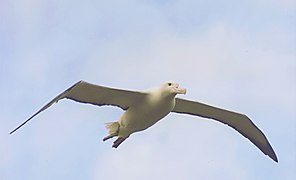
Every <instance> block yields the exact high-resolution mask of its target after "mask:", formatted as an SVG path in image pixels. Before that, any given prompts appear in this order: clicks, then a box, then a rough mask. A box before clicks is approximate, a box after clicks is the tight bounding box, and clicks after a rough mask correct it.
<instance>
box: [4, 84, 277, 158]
mask: <svg viewBox="0 0 296 180" xmlns="http://www.w3.org/2000/svg"><path fill="white" fill-rule="evenodd" d="M185 93H186V89H184V88H180V87H179V84H177V83H174V82H167V83H164V84H162V85H161V86H159V87H157V88H153V89H149V90H146V91H130V90H122V89H115V88H109V87H104V86H98V85H94V84H90V83H87V82H85V81H79V82H77V83H76V84H74V85H73V86H71V87H70V88H68V89H67V90H66V91H64V92H62V93H61V94H59V95H58V96H57V97H55V98H54V99H53V100H51V101H50V102H49V103H48V104H46V105H45V106H44V107H42V108H41V109H40V110H39V111H37V112H36V113H35V114H33V115H32V116H31V117H30V118H29V119H27V120H26V121H25V122H23V123H22V124H21V125H19V126H18V127H17V128H15V129H14V130H13V131H11V132H10V134H12V133H14V132H15V131H16V130H18V129H19V128H20V127H22V126H23V125H25V124H26V123H27V122H28V121H30V120H31V119H32V118H33V117H35V116H36V115H37V114H39V113H40V112H42V111H44V110H46V109H47V108H48V107H50V106H51V105H52V104H54V103H56V102H58V101H59V100H61V99H63V98H67V99H71V100H74V101H77V102H81V103H89V104H93V105H98V106H103V105H112V106H117V107H120V108H122V109H123V110H124V111H125V112H124V113H123V114H122V116H121V117H120V118H119V120H118V121H116V122H110V123H107V124H106V128H107V129H108V130H109V135H108V136H106V137H105V138H104V139H103V140H104V141H105V140H108V139H110V138H113V137H115V136H117V137H118V138H117V139H116V140H115V141H114V143H113V146H112V147H114V148H117V147H118V146H119V145H120V144H121V143H122V142H123V141H124V140H125V139H127V138H128V137H129V136H130V135H131V134H132V133H134V132H137V131H142V130H145V129H147V128H149V127H151V126H152V125H153V124H155V123H156V122H157V121H159V120H160V119H162V118H163V117H165V116H166V115H168V114H169V113H170V112H175V113H185V114H191V115H195V116H201V117H204V118H210V119H214V120H217V121H219V122H222V123H224V124H227V125H229V126H230V127H232V128H234V129H235V130H237V131H238V132H239V133H241V134H242V135H243V136H244V137H246V138H248V139H249V140H250V141H251V142H252V143H254V144H255V145H256V146H257V147H258V148H259V149H260V150H261V151H262V152H263V153H264V154H266V155H268V156H269V157H270V158H272V159H273V160H274V161H276V162H278V159H277V157H276V154H275V152H274V151H273V149H272V147H271V145H270V144H269V142H268V140H267V138H266V137H265V135H264V134H263V133H262V131H261V130H260V129H259V128H258V127H256V125H255V124H254V123H253V122H252V121H251V120H250V119H249V118H248V117H247V116H246V115H243V114H240V113H236V112H232V111H228V110H224V109H220V108H217V107H213V106H209V105H206V104H203V103H200V102H195V101H189V100H185V99H181V98H176V97H175V96H176V95H177V94H185Z"/></svg>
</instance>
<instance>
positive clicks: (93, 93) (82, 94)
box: [10, 81, 146, 134]
mask: <svg viewBox="0 0 296 180" xmlns="http://www.w3.org/2000/svg"><path fill="white" fill-rule="evenodd" d="M145 95H146V94H145V93H144V92H138V91H129V90H122V89H115V88H109V87H104V86H98V85H94V84H91V83H88V82H85V81H79V82H77V83H75V84H74V85H72V86H71V87H70V88H68V89H67V90H65V91H64V92H62V93H61V94H59V95H58V96H56V97H55V98H54V99H52V100H51V101H50V102H49V103H47V104H46V105H45V106H43V107H42V108H41V109H40V110H39V111H37V112H36V113H35V114H33V115H32V116H31V117H30V118H29V119H27V120H26V121H24V122H23V123H22V124H21V125H19V126H18V127H17V128H15V129H14V130H12V131H11V132H10V134H12V133H14V132H15V131H16V130H18V129H19V128H21V127H22V126H23V125H25V124H26V123H27V122H29V121H30V120H31V119H32V118H33V117H35V116H36V115H37V114H39V113H40V112H42V111H44V110H46V109H47V108H49V107H50V106H51V105H52V104H54V103H56V102H58V101H59V100H61V99H63V98H67V99H71V100H74V101H77V102H81V103H89V104H93V105H98V106H103V105H112V106H117V107H120V108H122V109H123V110H126V109H128V108H129V107H130V106H131V105H133V104H134V103H136V102H137V101H141V100H142V99H143V98H144V97H145Z"/></svg>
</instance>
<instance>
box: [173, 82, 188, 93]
mask: <svg viewBox="0 0 296 180" xmlns="http://www.w3.org/2000/svg"><path fill="white" fill-rule="evenodd" d="M175 89H176V91H177V93H178V94H186V91H187V90H186V89H185V88H179V84H177V86H176V88H175Z"/></svg>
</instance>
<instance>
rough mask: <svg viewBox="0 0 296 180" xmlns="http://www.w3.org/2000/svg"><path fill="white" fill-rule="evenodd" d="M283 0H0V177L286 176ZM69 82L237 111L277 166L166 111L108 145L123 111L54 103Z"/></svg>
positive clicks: (291, 94)
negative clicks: (158, 91)
mask: <svg viewBox="0 0 296 180" xmlns="http://www.w3.org/2000/svg"><path fill="white" fill-rule="evenodd" d="M295 19H296V3H295V1H293V0H269V1H267V0H242V1H233V0H230V1H226V0H221V1H217V0H210V1H205V0H182V1H181V0H173V1H168V0H158V1H157V0H144V1H135V0H126V1H119V0H110V1H101V0H96V1H94V0H86V1H83V2H82V1H76V0H71V1H69V0H64V1H58V0H38V1H37V0H27V1H20V0H15V1H3V0H1V1H0V64H1V66H0V82H1V84H0V86H1V88H0V91H1V93H0V97H1V110H0V112H1V121H0V122H1V125H0V179H5V180H18V179H30V180H37V179H38V180H39V179H42V180H52V179H55V180H64V179H73V180H78V179H84V180H85V179H89V180H100V179H109V180H114V179H119V178H120V179H123V180H125V179H129V180H130V179H142V180H151V179H188V180H191V179H192V180H193V179H210V180H211V179H222V180H223V179H225V180H236V179H241V180H249V179H254V180H261V179H271V180H272V179H283V180H292V179H296V171H295V170H296V33H295V32H296V24H295V22H296V21H295ZM79 80H85V81H88V82H91V83H95V84H99V85H104V86H110V87H117V88H124V89H130V90H144V89H147V88H151V87H154V86H158V85H159V84H161V83H163V82H165V81H168V80H173V81H176V82H178V83H179V84H180V86H181V87H185V88H187V94H186V95H179V97H182V98H186V99H191V100H195V101H200V102H204V103H207V104H210V105H214V106H218V107H223V108H226V109H229V110H233V111H237V112H241V113H244V114H247V115H248V116H249V117H250V118H251V119H252V120H253V122H254V123H255V124H256V125H257V126H258V127H259V128H260V129H261V130H262V131H263V132H264V133H265V135H266V136H267V138H268V140H269V141H270V143H271V145H272V147H273V149H274V150H275V152H276V154H277V156H278V159H279V163H275V162H273V161H272V160H271V159H270V158H269V157H267V156H265V155H264V154H263V153H262V152H261V151H260V150H259V149H258V148H256V147H255V146H254V145H253V144H252V143H251V142H250V141H248V140H247V139H246V138H244V137H243V136H241V135H240V134H239V133H237V132H236V131H234V130H233V129H231V128H230V127H228V126H226V125H224V124H221V123H219V122H215V121H212V120H208V119H204V118H199V117H193V116H189V115H179V114H173V113H172V114H170V115H168V116H167V117H165V118H164V119H163V120H161V121H160V122H158V123H157V124H156V125H155V126H153V127H151V128H149V129H147V130H145V131H143V132H139V133H136V134H133V135H132V136H131V137H130V138H129V139H128V140H127V141H125V142H124V143H123V144H122V145H121V146H120V147H119V148H118V149H112V148H111V146H112V141H107V142H102V138H103V137H105V136H106V135H107V130H106V129H105V128H104V123H106V122H110V121H115V120H117V119H118V118H119V117H120V115H121V114H122V113H123V111H122V110H121V109H118V108H115V107H96V106H91V105H85V104H79V103H76V102H73V101H69V100H62V101H60V102H59V103H57V104H55V105H53V106H52V107H50V108H49V109H48V110H46V111H44V112H42V113H41V114H39V115H38V116H37V117H35V118H34V119H33V120H32V121H31V122H29V123H28V124H27V125H26V126H24V127H23V128H22V129H20V130H19V131H17V132H16V133H15V134H13V135H9V132H10V131H11V130H12V129H14V128H15V127H16V126H17V125H19V124H20V123H22V122H23V121H24V120H26V119H27V118H28V117H30V116H31V115H32V114H33V113H35V112H36V111H37V110H38V109H39V108H41V106H43V105H44V104H45V103H47V102H48V101H50V100H51V99H52V98H53V97H55V96H56V95H57V94H59V93H60V92H62V91H64V90H65V89H66V88H68V87H70V86H71V85H72V84H74V83H75V82H77V81H79Z"/></svg>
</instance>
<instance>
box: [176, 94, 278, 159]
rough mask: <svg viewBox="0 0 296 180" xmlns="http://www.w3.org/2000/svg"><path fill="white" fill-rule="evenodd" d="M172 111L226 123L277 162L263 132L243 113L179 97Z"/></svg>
mask: <svg viewBox="0 0 296 180" xmlns="http://www.w3.org/2000/svg"><path fill="white" fill-rule="evenodd" d="M172 112H176V113H185V114H190V115H195V116H201V117H204V118H210V119H214V120H217V121H219V122H222V123H224V124H227V125H228V126H230V127H232V128H234V129H235V130H237V131H238V132H239V133H241V134H242V135H243V136H245V137H246V138H248V139H249V140H250V141H251V142H252V143H254V144H255V145H256V146H257V147H258V148H259V149H260V150H261V151H262V152H263V153H264V154H266V155H268V156H269V157H270V158H271V159H273V160H274V161H276V162H278V159H277V157H276V154H275V152H274V151H273V149H272V147H271V145H270V144H269V142H268V140H267V138H266V137H265V135H264V134H263V132H262V131H261V130H260V129H259V128H258V127H257V126H256V125H255V124H254V123H253V122H252V121H251V120H250V119H249V118H248V117H247V116H246V115H244V114H239V113H236V112H232V111H228V110H224V109H220V108H217V107H213V106H209V105H206V104H203V103H199V102H194V101H189V100H185V99H180V98H176V105H175V108H174V109H173V111H172Z"/></svg>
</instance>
